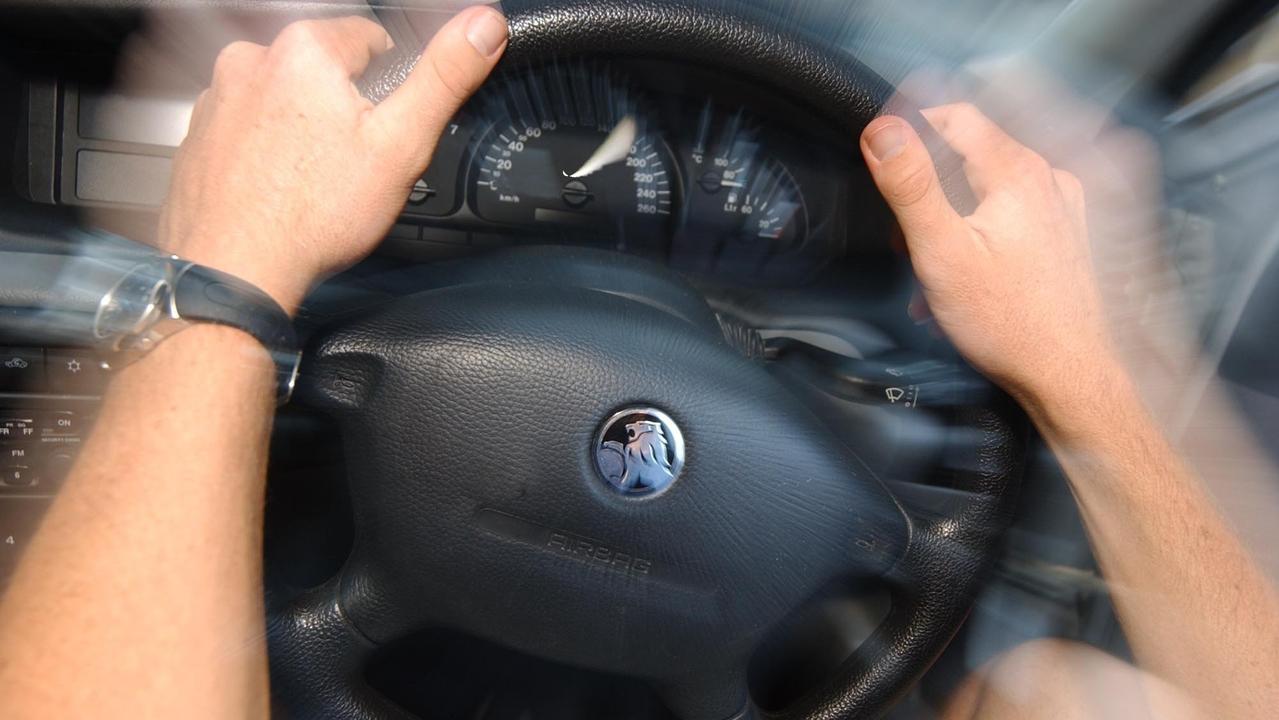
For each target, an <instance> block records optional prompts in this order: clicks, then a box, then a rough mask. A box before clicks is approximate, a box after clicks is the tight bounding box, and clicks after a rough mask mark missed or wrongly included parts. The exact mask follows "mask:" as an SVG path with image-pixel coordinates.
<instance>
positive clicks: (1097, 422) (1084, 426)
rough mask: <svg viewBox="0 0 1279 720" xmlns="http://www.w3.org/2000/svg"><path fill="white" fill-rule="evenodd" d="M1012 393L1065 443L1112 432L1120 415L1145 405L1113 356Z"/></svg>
mask: <svg viewBox="0 0 1279 720" xmlns="http://www.w3.org/2000/svg"><path fill="white" fill-rule="evenodd" d="M1012 394H1013V397H1014V398H1015V399H1016V400H1017V401H1018V403H1020V404H1021V406H1022V408H1024V409H1025V410H1026V413H1027V415H1029V416H1030V419H1031V420H1032V421H1033V422H1034V423H1035V426H1036V427H1037V428H1038V429H1039V431H1040V433H1041V434H1042V435H1044V437H1045V438H1046V439H1048V440H1049V441H1059V442H1061V443H1066V444H1071V443H1077V442H1084V441H1087V440H1088V439H1089V437H1090V436H1091V435H1095V434H1097V433H1101V434H1106V433H1109V432H1112V431H1113V429H1114V428H1115V423H1116V422H1119V419H1118V418H1120V417H1122V416H1124V414H1125V413H1127V412H1128V411H1129V410H1130V409H1131V408H1133V407H1136V406H1140V405H1141V404H1142V401H1141V397H1140V394H1139V393H1138V391H1137V389H1136V387H1135V386H1134V385H1133V382H1132V378H1131V377H1130V376H1129V375H1128V372H1127V370H1126V369H1125V368H1124V366H1123V364H1122V363H1121V362H1119V361H1118V360H1117V359H1114V358H1111V357H1105V358H1101V359H1097V360H1094V361H1092V362H1089V363H1087V364H1081V365H1078V366H1075V367H1073V368H1072V369H1071V371H1070V372H1069V373H1068V374H1067V375H1065V376H1063V377H1058V378H1053V379H1051V380H1049V381H1041V382H1038V383H1031V384H1027V386H1026V388H1025V389H1024V390H1022V391H1020V392H1014V393H1012Z"/></svg>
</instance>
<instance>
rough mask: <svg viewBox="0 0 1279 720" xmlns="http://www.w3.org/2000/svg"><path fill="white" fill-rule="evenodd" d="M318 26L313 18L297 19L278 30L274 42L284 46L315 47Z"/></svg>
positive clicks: (293, 47)
mask: <svg viewBox="0 0 1279 720" xmlns="http://www.w3.org/2000/svg"><path fill="white" fill-rule="evenodd" d="M319 41H320V40H319V28H318V27H317V26H316V21H314V20H299V21H297V22H295V23H290V24H289V25H288V26H287V27H285V28H284V29H283V30H281V31H280V35H279V37H278V38H276V41H275V42H276V44H277V45H280V46H283V47H286V48H292V49H296V48H304V47H315V46H317V45H318V44H319Z"/></svg>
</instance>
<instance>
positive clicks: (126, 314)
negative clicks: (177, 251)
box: [93, 255, 302, 405]
mask: <svg viewBox="0 0 1279 720" xmlns="http://www.w3.org/2000/svg"><path fill="white" fill-rule="evenodd" d="M202 322H203V323H215V324H218V325H227V326H230V327H233V328H237V329H239V330H243V331H244V332H246V333H248V334H249V335H252V336H253V337H254V338H257V340H258V341H259V342H261V343H262V345H263V346H264V347H265V348H266V349H267V351H268V352H269V353H270V354H271V358H272V360H273V361H274V363H275V367H276V375H277V381H276V401H277V402H278V403H279V404H281V405H283V404H284V403H287V402H288V401H289V398H290V396H292V394H293V386H294V383H295V382H296V381H297V373H298V365H299V364H300V363H301V359H302V353H301V351H300V349H299V348H298V342H297V335H296V333H295V332H294V330H293V321H292V320H291V319H290V318H289V315H288V313H286V312H285V311H284V309H283V308H281V307H280V305H279V304H278V303H276V302H275V300H273V299H271V297H270V296H269V295H267V294H266V293H264V292H262V291H261V290H259V289H258V288H256V287H254V286H253V285H251V284H249V283H248V282H245V281H244V280H241V279H239V278H237V277H234V276H232V275H228V274H227V273H224V272H220V271H218V270H214V269H213V268H208V267H204V266H202V265H197V264H195V263H193V262H190V261H188V260H183V259H181V258H179V257H177V256H176V255H170V256H167V257H166V256H153V257H149V258H146V259H144V260H141V261H140V262H138V263H137V264H136V265H134V266H133V267H132V268H131V269H129V270H128V271H127V272H126V273H125V274H124V275H123V277H121V278H120V280H119V281H118V282H116V283H115V285H114V286H112V287H111V289H110V290H109V291H108V292H107V293H106V294H105V295H103V296H102V299H101V300H100V301H99V302H98V307H97V312H96V314H95V315H94V318H93V335H94V340H95V343H96V344H97V345H99V346H105V347H107V348H109V349H110V350H112V351H114V352H116V353H118V357H122V358H123V359H124V362H123V363H120V362H119V361H117V363H118V364H127V363H128V362H130V361H132V360H134V359H136V358H137V357H139V356H141V355H142V354H144V353H146V352H147V351H148V350H150V349H151V348H153V347H155V346H156V345H157V344H159V343H160V341H162V340H164V339H165V338H166V337H169V336H170V335H172V334H173V333H175V332H177V331H178V330H180V329H182V328H184V327H187V326H189V325H190V324H191V323H202Z"/></svg>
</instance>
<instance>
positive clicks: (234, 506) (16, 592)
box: [0, 326, 274, 718]
mask: <svg viewBox="0 0 1279 720" xmlns="http://www.w3.org/2000/svg"><path fill="white" fill-rule="evenodd" d="M272 379H273V374H272V367H271V364H270V360H269V358H268V357H267V355H266V353H265V352H264V351H263V350H262V348H261V347H260V346H259V345H258V344H257V342H256V341H255V340H253V339H252V338H250V337H249V336H248V335H246V334H243V333H240V332H239V331H236V330H231V329H228V328H222V327H215V326H196V327H191V328H188V329H186V330H183V331H182V332H180V333H178V334H177V335H175V336H173V337H171V338H169V339H168V340H166V341H164V342H163V343H161V344H160V346H159V347H157V348H156V349H155V350H154V351H152V352H151V353H150V354H149V355H147V356H146V357H144V358H143V359H141V360H139V361H138V362H137V363H135V364H133V365H132V366H130V367H128V368H126V369H124V370H123V371H121V372H120V373H119V376H118V377H117V378H116V379H115V380H114V382H113V383H112V387H111V388H110V391H109V392H108V394H107V397H106V398H105V399H104V403H103V407H102V412H101V414H100V415H99V418H98V421H97V424H96V426H95V429H94V432H93V433H92V435H91V436H90V437H89V439H88V440H87V442H86V444H85V447H84V449H83V452H82V454H81V457H80V461H79V462H78V463H77V465H76V467H75V468H74V470H73V471H72V473H71V476H70V477H69V478H68V479H67V482H66V484H65V486H64V487H63V490H62V492H61V493H60V495H59V497H58V499H57V500H56V502H55V503H54V505H53V507H52V508H51V509H50V511H49V514H48V516H47V517H46V519H45V521H44V524H43V525H42V527H41V529H40V532H39V533H38V534H37V536H36V537H35V539H34V541H33V542H32V545H31V547H30V549H29V550H28V552H27V554H26V556H25V557H24V559H23V561H22V563H21V566H20V567H19V569H18V571H17V573H16V575H15V577H14V579H13V583H12V585H11V587H10V589H9V592H8V593H7V596H6V598H5V600H4V603H3V605H0V637H3V638H4V642H3V643H0V708H3V710H0V715H4V716H5V717H8V718H19V717H32V718H36V717H41V718H43V717H89V716H92V717H128V718H137V717H165V718H168V717H187V718H192V717H210V718H212V717H234V718H243V717H252V716H261V715H265V714H266V712H267V680H266V652H265V643H264V628H263V613H262V607H261V603H262V592H261V532H262V530H261V525H262V504H263V488H264V476H265V464H266V455H267V441H268V435H269V429H270V422H271V409H272V398H273V390H274V388H273V386H272Z"/></svg>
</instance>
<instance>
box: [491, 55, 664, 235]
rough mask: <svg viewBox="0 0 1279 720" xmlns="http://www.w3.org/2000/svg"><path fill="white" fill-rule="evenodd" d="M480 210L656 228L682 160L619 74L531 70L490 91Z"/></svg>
mask: <svg viewBox="0 0 1279 720" xmlns="http://www.w3.org/2000/svg"><path fill="white" fill-rule="evenodd" d="M484 108H485V114H486V116H487V118H486V119H487V120H488V121H489V130H488V132H487V134H486V135H485V136H484V138H483V139H482V140H481V141H480V143H479V146H478V148H477V150H476V165H475V169H474V174H473V179H474V180H473V196H472V197H473V201H474V206H475V212H476V214H478V215H479V216H480V217H482V218H484V219H486V220H490V221H493V222H501V223H511V224H524V225H533V224H549V225H559V226H579V227H587V228H595V229H599V230H610V231H623V230H627V229H630V230H633V231H634V230H641V229H649V230H657V229H660V228H662V227H664V226H665V224H666V221H667V219H668V218H669V216H670V215H671V212H672V208H673V205H674V204H675V202H676V200H677V198H676V197H675V196H676V188H677V186H678V181H677V179H676V178H674V177H673V175H674V172H675V170H674V167H675V166H674V163H673V162H672V160H671V157H670V151H669V150H668V149H667V147H666V145H665V143H664V142H662V140H661V138H660V136H659V135H658V134H657V133H656V132H655V131H654V129H653V123H652V121H651V119H650V117H649V116H648V114H647V113H645V112H644V110H643V108H642V107H641V105H640V103H639V102H638V101H637V100H636V98H634V97H633V96H632V94H631V93H630V92H629V89H628V88H627V85H626V83H625V82H624V81H623V80H622V79H621V78H619V77H617V76H615V75H613V74H611V73H609V72H607V71H601V70H600V69H599V68H597V67H592V66H577V67H574V68H571V69H559V68H556V69H547V70H543V71H531V72H529V73H527V74H524V75H521V76H520V77H518V78H509V79H507V80H506V82H504V83H501V84H500V85H499V86H498V89H497V90H496V91H494V92H491V93H490V94H489V95H488V96H486V101H485V103H484Z"/></svg>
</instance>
